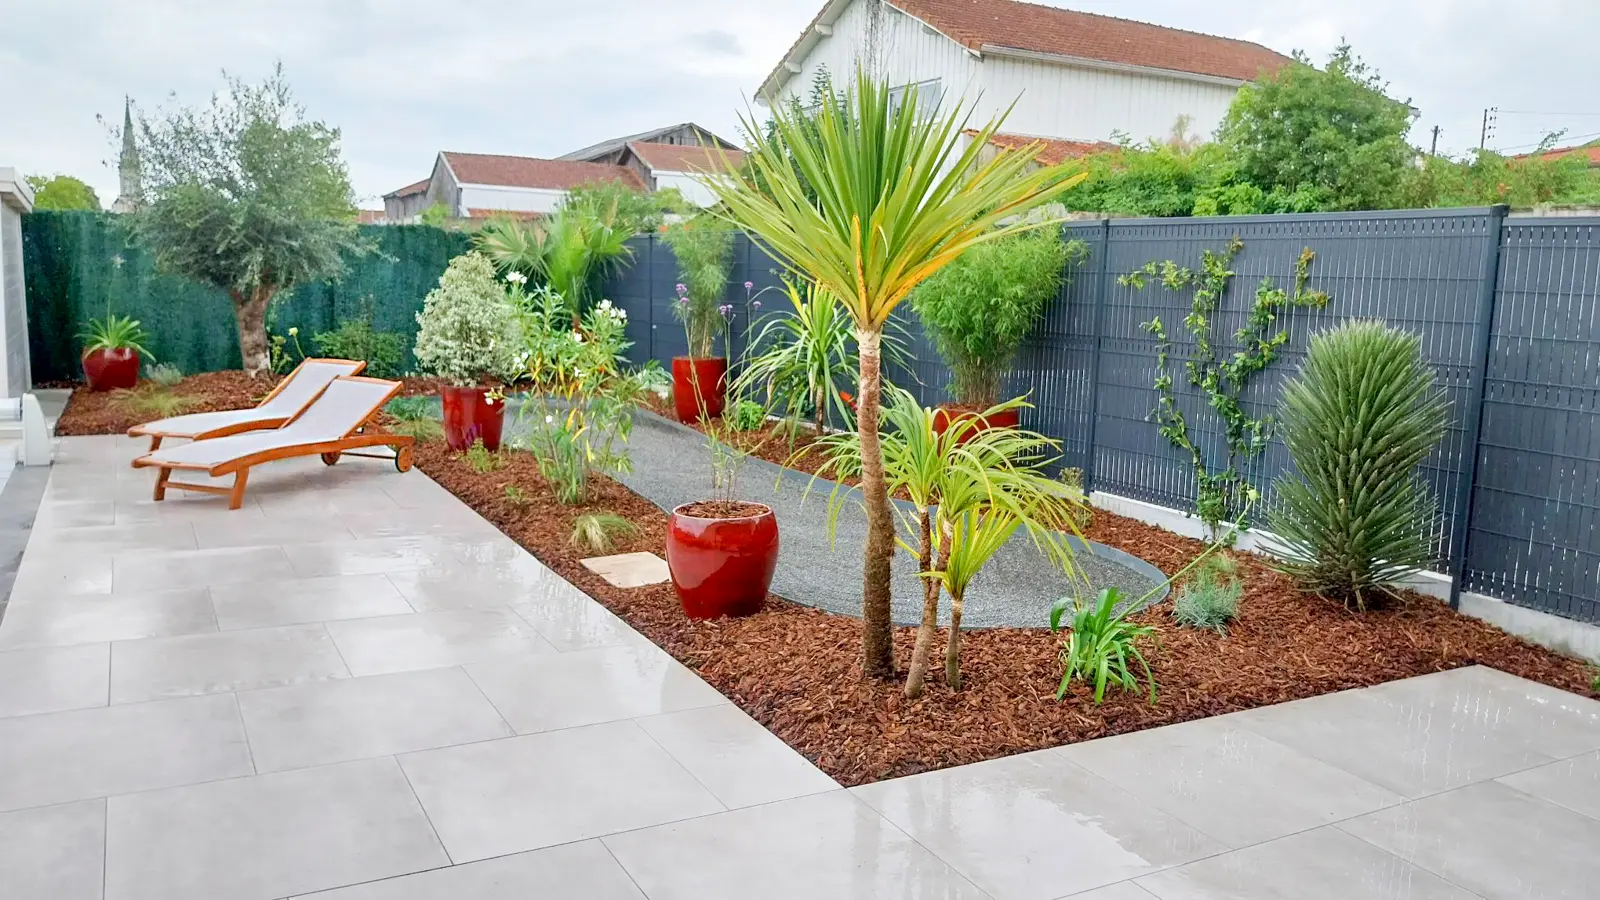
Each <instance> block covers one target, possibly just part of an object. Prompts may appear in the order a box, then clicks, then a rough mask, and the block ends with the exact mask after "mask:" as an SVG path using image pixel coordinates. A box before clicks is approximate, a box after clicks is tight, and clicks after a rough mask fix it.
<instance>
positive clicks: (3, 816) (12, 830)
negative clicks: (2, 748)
mask: <svg viewBox="0 0 1600 900" xmlns="http://www.w3.org/2000/svg"><path fill="white" fill-rule="evenodd" d="M105 849H106V803H105V801H104V800H84V801H80V802H78V803H66V804H63V805H61V806H42V807H38V808H36V809H22V810H16V811H14V812H8V813H0V895H3V896H4V897H5V898H6V900H100V897H101V893H100V886H101V882H102V881H103V879H104V877H105V874H104V869H105Z"/></svg>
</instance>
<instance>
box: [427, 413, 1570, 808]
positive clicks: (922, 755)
mask: <svg viewBox="0 0 1600 900" xmlns="http://www.w3.org/2000/svg"><path fill="white" fill-rule="evenodd" d="M502 456H503V459H504V461H505V464H504V466H503V467H502V468H501V469H499V470H497V471H494V472H490V473H485V474H479V473H477V472H474V471H473V470H472V469H471V468H469V467H468V466H467V465H466V463H465V462H464V461H463V460H461V459H460V458H459V457H458V456H457V455H456V454H452V453H450V452H448V451H447V450H445V448H444V446H443V444H441V443H437V442H436V443H432V444H428V445H425V446H423V447H421V448H419V452H418V455H417V461H418V465H419V466H420V467H421V468H422V469H423V471H425V472H427V473H428V474H429V475H430V476H432V477H433V478H434V479H435V480H437V481H438V482H439V483H440V484H442V485H443V486H444V487H445V488H447V489H448V490H450V491H451V492H452V493H454V494H455V495H456V496H458V497H460V498H461V499H462V500H463V501H464V502H466V503H467V504H468V505H469V506H471V507H473V508H474V509H476V510H477V511H478V512H479V513H480V514H482V515H483V516H484V517H486V518H488V519H489V520H490V521H491V522H493V523H494V524H495V525H496V526H498V527H499V528H500V529H501V530H502V531H504V532H505V533H506V534H508V535H510V536H511V537H512V538H513V539H514V540H516V541H517V542H518V543H520V544H522V546H524V547H526V548H527V549H528V550H529V551H530V552H532V553H533V554H534V555H535V556H537V557H538V558H539V559H541V560H542V561H544V562H545V564H547V565H549V566H550V567H551V568H552V569H554V570H555V571H556V572H557V573H559V574H560V575H561V576H562V577H564V578H566V579H567V580H568V581H571V582H572V583H573V584H575V585H577V586H578V587H579V588H580V589H582V590H583V591H584V592H586V593H587V594H589V595H590V596H591V597H594V598H595V599H596V600H598V601H599V602H600V603H602V604H604V605H605V606H607V607H608V608H610V609H611V610H613V611H614V612H616V613H617V614H618V615H620V616H622V618H623V619H625V620H626V621H627V622H628V623H629V624H630V625H632V626H633V627H634V628H636V629H638V630H639V631H640V632H642V633H643V634H645V635H646V636H648V637H649V638H650V639H651V640H652V641H654V642H655V643H657V644H658V645H660V646H661V647H662V648H664V649H665V650H667V651H668V652H669V653H671V654H672V655H673V656H674V657H676V658H677V659H679V660H680V661H682V662H683V663H684V664H685V665H688V666H689V667H690V668H692V669H694V670H695V671H696V672H698V673H699V674H700V676H701V677H702V678H704V679H706V680H707V681H708V682H710V683H711V684H712V685H713V686H714V687H716V688H717V689H718V690H719V691H721V692H722V693H723V694H725V695H727V696H728V697H729V698H731V699H732V700H733V701H734V702H735V703H737V704H738V705H739V706H740V707H741V708H743V709H744V710H745V711H746V712H748V713H749V714H750V715H752V716H753V717H755V718H756V719H757V720H758V721H760V722H761V723H762V724H763V725H764V726H766V727H767V728H768V729H769V730H771V731H772V732H773V733H774V734H776V735H778V737H780V738H782V739H783V740H784V741H785V742H787V743H788V744H789V745H790V746H792V747H794V748H795V749H796V750H798V751H799V752H800V753H802V754H804V755H805V756H806V757H807V758H809V759H810V760H812V762H814V763H816V764H817V766H818V767H819V768H821V769H822V770H823V771H825V772H827V773H828V774H829V775H832V776H833V777H834V778H835V779H837V780H838V781H839V782H841V783H842V784H845V785H858V784H865V783H869V782H873V781H879V780H882V779H885V778H895V777H899V776H902V775H910V774H915V773H917V772H924V771H929V770H932V769H939V768H944V767H946V766H954V765H961V764H964V763H972V762H979V761H981V760H985V759H992V758H994V757H997V756H1005V755H1009V754H1013V753H1020V752H1024V751H1027V750H1036V749H1040V748H1044V747H1052V746H1059V745H1062V744H1070V743H1074V742H1077V741H1084V740H1089V739H1091V738H1097V737H1103V736H1107V735H1113V734H1121V733H1124V732H1129V731H1137V730H1140V729H1144V728H1150V727H1154V726H1157V725H1165V724H1170V723H1174V722H1182V721H1186V720H1190V719H1198V718H1204V717H1207V716H1214V715H1219V714H1221V713H1226V712H1233V711H1236V710H1243V709H1250V708H1252V707H1257V706H1264V705H1267V704H1272V703H1281V702H1284V701H1287V700H1294V699H1299V698H1302V697H1310V696H1315V695H1317V694H1325V693H1329V692H1332V691H1338V690H1344V689H1346V688H1355V687H1363V686H1367V685H1373V684H1380V683H1382V682H1386V681H1393V680H1395V679H1398V678H1407V677H1410V676H1413V675H1422V674H1426V673H1428V672H1437V671H1443V670H1446V669H1452V668H1456V667H1458V666H1464V665H1468V664H1472V663H1481V664H1484V665H1488V666H1493V667H1494V668H1497V669H1501V670H1503V671H1506V672H1510V673H1512V674H1515V675H1520V676H1522V677H1524V678H1529V679H1533V680H1535V681H1540V682H1544V683H1546V684H1550V685H1553V686H1556V687H1559V688H1562V689H1565V690H1569V691H1573V692H1576V693H1580V694H1585V695H1588V696H1596V697H1600V695H1597V694H1595V693H1593V692H1592V691H1591V690H1590V672H1591V670H1590V668H1589V667H1588V666H1587V665H1586V664H1585V663H1582V662H1579V661H1577V660H1572V659H1568V658H1565V657H1562V656H1559V655H1557V654H1555V653H1552V652H1550V651H1548V650H1545V649H1543V648H1541V647H1538V646H1535V645H1533V644H1530V643H1527V642H1525V641H1522V640H1520V639H1518V638H1515V637H1512V636H1510V635H1508V634H1506V633H1505V632H1502V631H1500V630H1498V629H1496V628H1494V627H1493V626H1491V625H1489V624H1487V623H1485V622H1482V621H1479V620H1477V619H1473V618H1470V617H1467V616H1463V615H1460V614H1458V613H1455V612H1452V611H1451V610H1450V609H1449V607H1448V606H1446V605H1445V604H1443V603H1441V602H1439V601H1436V600H1433V599H1430V598H1426V597H1422V596H1420V595H1415V594H1411V595H1407V596H1406V598H1405V599H1404V601H1403V602H1400V603H1396V604H1395V605H1393V606H1392V607H1390V608H1386V609H1379V610H1374V611H1371V612H1366V613H1357V612H1353V611H1351V610H1347V609H1345V608H1344V607H1343V606H1341V605H1339V604H1338V603H1334V602H1331V601H1326V600H1322V599H1319V598H1316V597H1311V596H1307V595H1304V594H1301V593H1300V592H1299V591H1297V590H1296V589H1295V587H1294V585H1293V584H1292V583H1291V582H1290V581H1289V580H1288V579H1287V578H1285V577H1284V576H1282V575H1279V574H1277V573H1275V572H1273V571H1271V570H1270V569H1268V568H1266V566H1264V565H1263V564H1262V563H1261V562H1260V561H1259V560H1257V559H1256V558H1254V557H1252V556H1250V555H1248V554H1238V555H1237V561H1238V571H1239V574H1240V577H1241V578H1242V579H1243V580H1244V584H1245V591H1244V597H1243V600H1242V602H1241V604H1240V618H1239V620H1238V621H1237V622H1235V623H1234V624H1233V625H1232V626H1231V627H1230V628H1229V629H1228V633H1227V634H1226V635H1225V636H1223V635H1218V634H1216V633H1214V632H1210V631H1197V630H1194V629H1188V628H1178V627H1176V626H1174V625H1173V624H1172V622H1171V619H1170V604H1165V605H1162V606H1160V607H1157V608H1155V609H1152V610H1148V611H1146V612H1144V613H1142V614H1140V615H1139V616H1138V619H1139V620H1140V621H1142V622H1145V623H1148V624H1150V625H1153V626H1155V628H1156V630H1157V640H1156V642H1155V643H1154V645H1153V646H1148V647H1146V648H1145V649H1146V652H1147V655H1148V656H1149V658H1150V661H1151V665H1152V668H1153V669H1154V671H1155V676H1156V679H1157V682H1158V683H1159V685H1160V688H1159V691H1158V697H1157V702H1156V704H1155V705H1153V706H1152V705H1150V704H1149V703H1148V701H1147V699H1146V697H1145V695H1144V694H1124V693H1121V692H1118V691H1116V690H1115V689H1112V690H1110V691H1109V692H1108V695H1107V698H1106V701H1105V703H1104V704H1103V705H1099V706H1096V705H1095V704H1094V703H1093V702H1092V700H1091V698H1090V696H1089V693H1088V691H1087V690H1086V689H1085V688H1084V687H1083V686H1082V685H1076V686H1074V687H1073V689H1072V690H1071V691H1070V692H1069V693H1068V694H1067V696H1066V698H1065V699H1064V700H1061V701H1057V700H1056V699H1055V689H1056V685H1057V684H1058V682H1059V680H1060V674H1061V669H1060V664H1059V661H1058V658H1057V653H1058V648H1059V641H1058V640H1057V639H1056V638H1055V637H1054V636H1052V635H1050V634H1049V633H1047V632H1044V631H1039V630H1029V629H995V630H987V631H974V632H969V633H967V634H966V635H964V636H963V640H962V657H961V659H962V675H963V679H964V680H965V685H964V687H963V689H962V690H961V691H959V692H953V691H951V690H949V689H948V688H947V687H946V686H945V685H943V684H942V683H939V682H938V681H934V682H932V683H930V685H929V687H928V690H927V693H926V694H925V695H924V696H923V697H922V698H921V699H919V700H916V701H908V700H906V699H905V698H904V697H903V696H902V695H901V692H900V691H901V688H900V685H899V684H898V683H888V682H877V681H863V680H862V678H861V663H860V646H861V622H860V621H859V620H857V619H854V618H850V617H846V616H837V615H832V614H829V613H825V612H822V611H819V610H815V609H811V608H809V607H804V606H800V605H797V604H792V603H789V602H787V601H785V600H783V599H781V598H778V597H776V596H772V597H769V598H768V600H769V602H768V607H767V609H766V610H765V611H763V612H761V613H759V614H757V615H754V616H750V617H748V618H744V619H726V620H719V621H712V622H693V621H690V620H689V619H688V618H686V617H685V616H684V615H683V611H682V609H681V607H680V606H679V605H678V600H677V597H676V596H675V595H674V594H673V592H672V587H671V585H667V584H663V585H655V586H651V587H645V588H635V589H620V588H614V587H612V586H611V585H609V584H608V583H606V582H605V581H604V580H603V579H601V578H599V577H598V576H596V575H594V574H593V573H592V572H590V571H589V570H587V569H585V568H583V566H582V565H580V564H579V560H580V559H581V558H582V557H583V556H585V555H586V554H585V553H584V552H583V551H580V550H577V549H576V548H573V547H571V546H570V545H569V543H568V539H569V537H570V534H571V529H572V522H573V520H574V519H575V518H576V517H577V516H578V515H581V514H582V513H584V512H590V511H596V510H607V511H610V512H614V513H617V514H619V515H622V516H624V517H626V518H628V519H630V520H632V521H633V522H634V523H635V524H636V525H638V526H639V533H638V534H637V535H635V536H633V537H632V538H629V539H626V540H622V541H620V542H619V544H618V546H617V548H616V549H615V550H614V551H612V552H616V553H627V552H633V551H641V550H642V551H649V552H653V553H658V554H660V553H662V552H663V548H664V541H665V524H666V515H665V514H664V513H663V512H662V511H661V510H659V509H658V508H656V507H655V506H654V505H653V504H651V503H650V502H649V501H647V500H645V499H644V498H642V497H639V496H638V495H636V494H633V493H632V492H631V491H628V490H627V489H626V488H624V487H622V486H621V485H619V484H616V483H615V482H612V481H610V480H609V479H604V478H597V479H596V480H595V483H594V488H595V492H594V497H593V498H592V500H591V502H590V504H589V506H587V507H581V508H580V507H563V506H560V505H558V504H556V503H555V502H554V501H553V499H552V497H551V495H550V492H549V490H548V489H547V487H546V485H545V483H544V481H543V479H542V478H541V477H540V476H539V474H538V468H537V465H536V464H535V462H534V460H533V459H532V458H531V457H530V456H528V455H527V454H525V453H517V452H510V453H505V454H503V455H502ZM508 484H515V485H517V486H518V487H519V488H520V490H521V492H522V495H523V496H524V497H525V498H526V500H524V501H523V502H513V501H511V500H508V499H507V498H506V492H505V488H506V485H508ZM1088 535H1089V537H1091V538H1093V539H1095V540H1098V541H1101V542H1103V543H1106V544H1109V545H1111V546H1113V547H1118V548H1121V549H1123V550H1127V551H1129V552H1132V553H1135V554H1137V555H1139V556H1141V557H1143V558H1145V559H1148V560H1149V561H1150V562H1152V563H1154V564H1155V565H1157V566H1159V567H1160V568H1162V569H1163V570H1165V571H1169V572H1170V571H1177V570H1178V569H1180V568H1181V567H1182V566H1183V565H1185V564H1186V563H1188V562H1189V561H1190V560H1191V559H1193V558H1194V556H1195V554H1197V553H1199V552H1200V551H1201V550H1202V549H1203V548H1202V545H1201V544H1200V543H1199V542H1197V541H1193V540H1189V539H1187V538H1183V537H1179V536H1177V535H1175V534H1172V533H1171V532H1167V531H1163V530H1161V529H1159V528H1155V527H1153V526H1149V525H1145V524H1143V523H1141V522H1137V521H1134V520H1132V519H1127V518H1123V517H1121V516H1117V515H1113V514H1111V513H1108V512H1104V511H1097V512H1096V513H1095V515H1094V521H1093V523H1092V525H1091V526H1090V528H1089V531H1088ZM914 640H915V630H914V629H912V628H898V629H896V633H895V650H896V661H897V663H898V664H899V665H900V667H901V669H902V671H903V669H904V666H905V664H906V662H907V660H908V659H909V658H910V654H911V648H912V644H913V642H914ZM937 646H940V647H942V646H943V637H942V636H941V638H940V640H939V642H938V645H937Z"/></svg>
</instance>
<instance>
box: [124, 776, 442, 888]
mask: <svg viewBox="0 0 1600 900" xmlns="http://www.w3.org/2000/svg"><path fill="white" fill-rule="evenodd" d="M448 863H449V859H448V858H447V857H446V856H445V853H444V849H443V848H442V847H440V846H439V842H438V839H437V838H435V837H434V834H433V829H432V828H430V827H429V826H428V820H427V817H426V816H424V815H423V813H422V809H421V807H419V806H418V805H417V800H416V798H415V797H414V796H412V794H411V790H410V788H409V787H408V786H407V785H406V779H405V776H404V775H403V774H402V773H401V772H400V767H399V766H397V765H396V764H395V761H394V760H393V759H373V760H362V761H359V762H349V763H341V764H339V765H334V766H320V767H317V768H314V769H299V770H296V771H293V772H278V773H274V774H271V775H255V776H251V777H249V778H236V779H231V780H228V781H217V782H212V783H210V784H201V785H193V786H190V787H182V788H174V789H170V790H163V791H149V792H146V793H141V794H132V795H129V796H125V797H113V798H111V799H110V801H109V802H108V803H107V806H106V900H218V898H224V897H225V898H228V900H276V898H280V897H285V896H288V895H291V894H297V893H309V892H312V891H317V890H323V889H326V888H333V887H342V886H344V885H349V884H357V883H360V882H363V881H371V880H373V879H376V878H385V877H388V876H392V875H400V874H404V873H407V872H416V871H420V870H423V869H431V868H435V867H437V866H442V865H446V864H448Z"/></svg>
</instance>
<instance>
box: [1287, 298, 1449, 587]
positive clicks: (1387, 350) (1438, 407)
mask: <svg viewBox="0 0 1600 900" xmlns="http://www.w3.org/2000/svg"><path fill="white" fill-rule="evenodd" d="M1448 417H1449V407H1448V404H1447V402H1446V400H1445V398H1444V395H1443V393H1442V392H1441V391H1440V390H1439V388H1438V387H1437V386H1436V385H1435V383H1434V377H1433V373H1432V372H1431V371H1430V370H1429V368H1428V367H1427V365H1426V364H1425V363H1424V362H1423V361H1422V342H1421V338H1419V337H1418V336H1416V335H1414V334H1411V333H1408V332H1405V331H1401V330H1399V329H1395V328H1390V327H1388V326H1387V325H1385V324H1384V323H1383V322H1381V321H1351V322H1346V323H1344V324H1343V325H1340V326H1338V327H1337V328H1334V329H1331V330H1329V331H1325V332H1323V333H1321V334H1318V335H1316V336H1314V337H1313V338H1312V339H1311V350H1310V354H1309V356H1308V357H1307V359H1306V362H1305V365H1304V366H1302V367H1301V370H1300V373H1299V375H1298V376H1297V377H1295V378H1294V379H1293V380H1291V381H1290V382H1289V383H1288V384H1287V385H1286V386H1285V387H1284V391H1283V401H1282V412H1281V414H1280V420H1281V422H1282V433H1283V440H1284V443H1285V444H1287V445H1288V448H1289V454H1290V456H1291V457H1292V458H1293V460H1294V472H1293V473H1292V474H1285V475H1284V476H1282V477H1280V478H1279V479H1278V481H1277V484H1276V489H1277V495H1278V503H1277V504H1275V505H1274V506H1273V508H1272V510H1271V513H1270V515H1269V521H1270V523H1271V528H1272V530H1273V532H1275V533H1276V534H1277V536H1278V538H1279V541H1280V543H1279V546H1277V547H1275V548H1274V553H1275V556H1276V561H1275V563H1274V565H1275V566H1276V567H1277V568H1279V569H1280V570H1282V571H1283V572H1286V573H1288V574H1289V575H1292V576H1294V578H1296V579H1297V580H1298V581H1299V582H1300V584H1301V587H1302V588H1304V589H1305V590H1307V591H1311V592H1315V593H1317V594H1322V595H1325V596H1330V597H1335V598H1338V599H1341V600H1344V601H1345V602H1346V603H1353V604H1354V605H1355V606H1356V607H1357V608H1359V609H1365V608H1366V606H1367V604H1368V602H1369V601H1370V600H1371V599H1372V598H1373V594H1374V593H1376V592H1392V591H1393V585H1394V584H1396V583H1397V582H1399V581H1400V580H1402V579H1404V578H1405V577H1406V576H1408V575H1410V574H1411V573H1413V572H1416V571H1417V570H1418V569H1420V568H1422V567H1424V566H1426V565H1428V564H1429V563H1431V562H1433V561H1434V560H1435V554H1434V549H1433V548H1434V539H1435V536H1436V535H1437V533H1438V527H1439V526H1438V506H1437V504H1436V503H1435V501H1434V498H1433V497H1432V496H1431V494H1430V492H1429V491H1428V489H1427V486H1426V485H1425V484H1424V483H1423V481H1422V478H1421V476H1420V475H1419V474H1418V472H1417V466H1418V465H1419V464H1421V462H1422V461H1423V460H1424V459H1425V458H1427V456H1428V454H1429V453H1430V452H1432V450H1433V448H1434V447H1435V446H1437V445H1438V443H1439V441H1440V439H1441V438H1443V437H1444V431H1445V426H1446V423H1447V421H1448Z"/></svg>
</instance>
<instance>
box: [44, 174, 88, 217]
mask: <svg viewBox="0 0 1600 900" xmlns="http://www.w3.org/2000/svg"><path fill="white" fill-rule="evenodd" d="M26 180H27V182H28V187H30V188H32V189H33V208H34V209H99V208H100V198H99V197H97V196H95V193H94V188H92V187H90V186H89V185H88V184H86V183H85V182H83V181H81V180H79V179H77V178H73V177H72V176H71V175H55V176H52V177H49V178H46V177H44V176H43V175H29V176H28V177H27V179H26Z"/></svg>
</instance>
